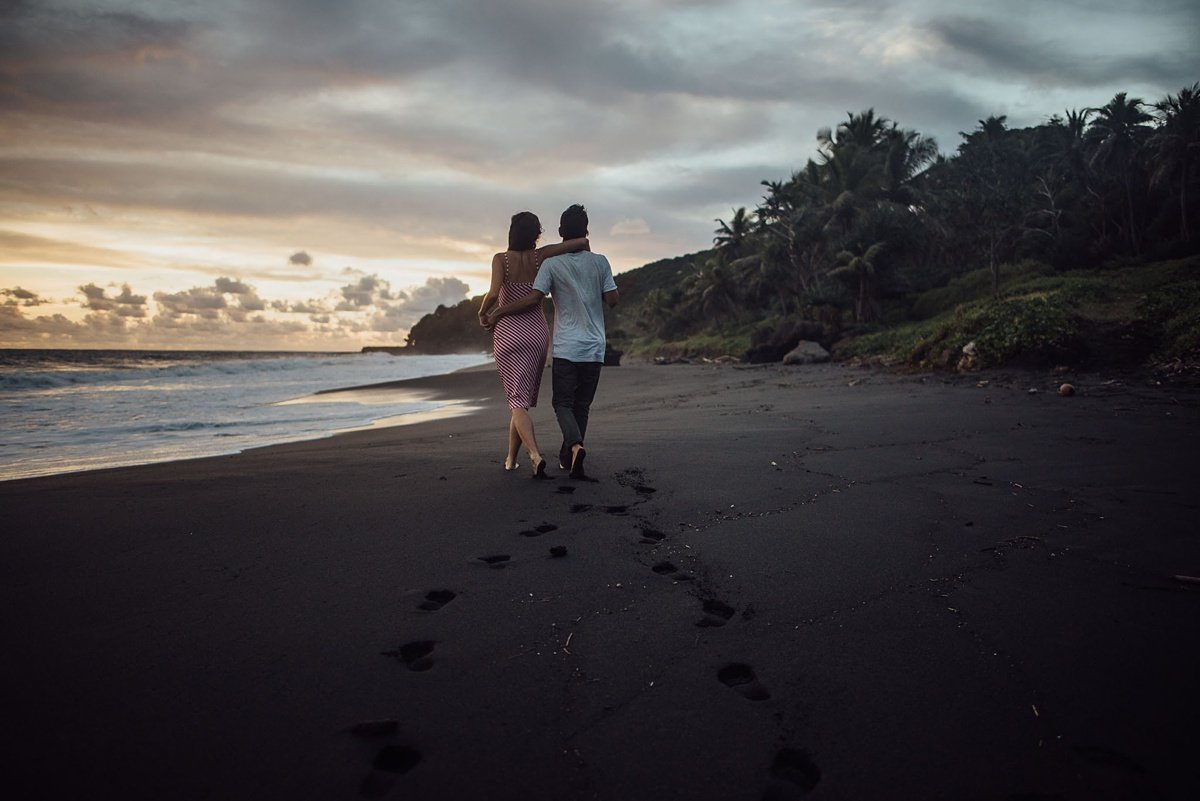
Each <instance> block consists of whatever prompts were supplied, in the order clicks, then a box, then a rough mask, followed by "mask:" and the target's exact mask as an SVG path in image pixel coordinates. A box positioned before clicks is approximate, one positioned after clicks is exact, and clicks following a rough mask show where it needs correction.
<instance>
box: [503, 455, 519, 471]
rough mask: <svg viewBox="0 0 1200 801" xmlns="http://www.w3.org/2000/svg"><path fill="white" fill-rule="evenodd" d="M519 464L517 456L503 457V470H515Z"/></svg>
mask: <svg viewBox="0 0 1200 801" xmlns="http://www.w3.org/2000/svg"><path fill="white" fill-rule="evenodd" d="M520 466H521V463H520V462H518V461H517V457H515V456H505V457H504V469H505V470H516V469H517V468H518V467H520Z"/></svg>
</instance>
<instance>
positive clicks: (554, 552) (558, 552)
mask: <svg viewBox="0 0 1200 801" xmlns="http://www.w3.org/2000/svg"><path fill="white" fill-rule="evenodd" d="M566 555H567V546H565V545H555V546H553V547H552V548H551V549H550V556H552V557H553V558H555V559H562V558H563V557H564V556H566Z"/></svg>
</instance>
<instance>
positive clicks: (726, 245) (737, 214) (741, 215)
mask: <svg viewBox="0 0 1200 801" xmlns="http://www.w3.org/2000/svg"><path fill="white" fill-rule="evenodd" d="M714 222H716V223H717V225H718V226H719V227H718V228H717V229H716V231H714V233H715V234H716V236H714V237H713V245H715V246H716V248H717V250H718V251H720V252H721V254H722V255H723V256H725V258H726V259H727V260H729V261H734V260H735V259H739V258H741V257H742V250H743V248H744V246H745V243H746V238H747V237H748V236H750V232H751V230H752V228H753V215H747V214H746V207H745V206H742V207H741V208H738V209H734V210H733V217H732V218H730V220H729V222H728V223H727V222H725V221H724V220H722V219H719V218H718V219H716V220H714Z"/></svg>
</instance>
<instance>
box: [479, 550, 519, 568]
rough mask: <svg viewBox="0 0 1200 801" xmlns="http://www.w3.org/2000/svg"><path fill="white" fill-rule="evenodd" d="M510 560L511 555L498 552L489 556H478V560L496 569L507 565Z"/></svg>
mask: <svg viewBox="0 0 1200 801" xmlns="http://www.w3.org/2000/svg"><path fill="white" fill-rule="evenodd" d="M511 560H512V557H511V556H509V555H508V554H506V553H498V554H493V555H491V556H480V557H479V558H478V561H480V562H482V563H483V564H485V565H487V566H488V567H491V568H495V569H497V570H499V569H500V568H502V567H504V566H505V565H507V564H508V563H509V562H510V561H511Z"/></svg>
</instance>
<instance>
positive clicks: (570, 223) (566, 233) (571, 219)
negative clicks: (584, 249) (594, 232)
mask: <svg viewBox="0 0 1200 801" xmlns="http://www.w3.org/2000/svg"><path fill="white" fill-rule="evenodd" d="M587 232H588V216H587V209H585V208H584V207H583V206H582V205H580V204H578V203H576V204H575V205H574V206H570V207H568V208H567V210H566V211H564V212H563V213H562V216H561V217H559V218H558V234H559V236H561V237H562V238H563V239H579V238H580V237H584V236H587Z"/></svg>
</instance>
